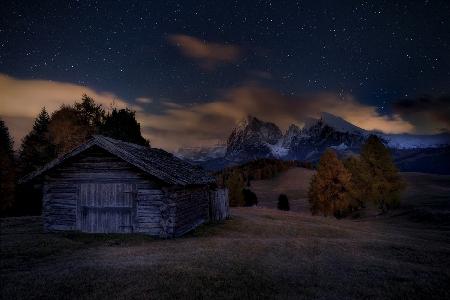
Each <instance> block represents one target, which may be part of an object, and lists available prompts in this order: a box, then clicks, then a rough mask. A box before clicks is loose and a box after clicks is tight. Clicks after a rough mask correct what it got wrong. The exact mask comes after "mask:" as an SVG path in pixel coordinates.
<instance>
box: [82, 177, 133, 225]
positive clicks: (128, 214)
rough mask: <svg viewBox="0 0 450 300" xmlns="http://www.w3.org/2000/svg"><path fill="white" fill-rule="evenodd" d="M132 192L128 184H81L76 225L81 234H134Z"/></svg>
mask: <svg viewBox="0 0 450 300" xmlns="http://www.w3.org/2000/svg"><path fill="white" fill-rule="evenodd" d="M135 194H136V193H135V190H134V189H133V184H128V183H125V184H124V183H83V184H81V185H80V195H79V199H78V214H77V215H78V217H77V225H78V228H79V230H81V231H84V232H98V233H125V232H132V231H133V223H134V216H135V211H136V206H135V203H136V200H135V199H134V198H135V197H134V196H135Z"/></svg>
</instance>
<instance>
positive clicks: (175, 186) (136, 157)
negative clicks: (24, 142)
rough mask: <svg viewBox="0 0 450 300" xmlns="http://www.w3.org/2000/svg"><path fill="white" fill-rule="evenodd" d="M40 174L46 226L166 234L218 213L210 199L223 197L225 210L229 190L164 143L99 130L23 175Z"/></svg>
mask: <svg viewBox="0 0 450 300" xmlns="http://www.w3.org/2000/svg"><path fill="white" fill-rule="evenodd" d="M37 178H39V179H40V180H41V181H42V184H43V185H42V186H43V201H42V202H43V208H42V210H43V213H42V216H43V221H44V228H45V229H46V230H48V231H60V230H64V231H66V230H78V231H82V232H91V233H132V232H136V233H144V234H149V235H152V236H159V237H164V238H166V237H177V236H180V235H182V234H184V233H186V232H188V231H190V230H192V229H194V228H195V227H197V226H199V225H200V224H202V223H204V222H205V221H207V220H208V219H209V215H210V214H214V215H217V212H214V208H213V207H210V204H211V203H219V204H220V205H221V206H224V205H225V206H226V207H225V208H224V209H223V210H224V211H225V213H223V211H222V213H221V216H220V217H221V218H224V217H227V216H228V201H227V200H228V199H227V195H224V192H223V191H217V190H216V189H215V183H214V182H215V181H214V178H212V177H211V176H209V175H208V174H206V172H205V171H203V170H202V169H200V168H198V167H195V166H193V165H191V164H189V163H187V162H185V161H183V160H181V159H178V158H176V157H175V156H173V155H172V154H170V153H168V152H166V151H163V150H161V149H155V148H149V147H144V146H140V145H135V144H131V143H126V142H123V141H119V140H115V139H112V138H108V137H105V136H100V135H96V136H93V137H92V139H90V140H89V141H88V142H87V143H85V144H83V145H81V146H79V147H77V148H76V149H74V150H73V151H71V152H70V153H68V154H66V155H64V156H62V157H59V158H57V159H56V160H54V161H52V162H50V163H48V164H47V165H45V166H44V167H43V168H41V169H39V170H37V171H35V172H33V173H31V174H29V175H28V176H27V177H25V178H24V179H22V182H30V181H31V180H34V179H37ZM225 198H226V199H225ZM218 200H219V201H218ZM224 203H225V204H224Z"/></svg>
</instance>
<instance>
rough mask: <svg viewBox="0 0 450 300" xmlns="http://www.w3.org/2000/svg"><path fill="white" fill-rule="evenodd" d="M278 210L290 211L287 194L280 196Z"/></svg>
mask: <svg viewBox="0 0 450 300" xmlns="http://www.w3.org/2000/svg"><path fill="white" fill-rule="evenodd" d="M278 209H279V210H286V211H288V210H290V206H289V200H288V197H287V196H286V195H285V194H280V196H278Z"/></svg>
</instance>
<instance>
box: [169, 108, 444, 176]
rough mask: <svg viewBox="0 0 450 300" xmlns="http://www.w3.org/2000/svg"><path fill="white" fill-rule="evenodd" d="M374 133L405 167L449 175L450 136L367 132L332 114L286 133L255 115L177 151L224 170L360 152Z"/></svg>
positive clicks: (442, 134)
mask: <svg viewBox="0 0 450 300" xmlns="http://www.w3.org/2000/svg"><path fill="white" fill-rule="evenodd" d="M371 134H375V135H377V136H379V137H380V138H381V140H382V141H383V142H384V143H385V145H386V146H387V147H389V148H390V150H391V153H392V154H393V157H394V160H395V162H396V164H397V166H398V167H399V169H400V170H402V171H416V172H428V173H440V174H450V134H449V133H441V134H435V135H413V134H385V133H380V132H375V131H368V130H364V129H362V128H360V127H358V126H355V125H354V124H351V123H350V122H347V121H345V120H344V119H342V118H340V117H337V116H335V115H332V114H329V113H322V114H321V116H320V118H317V119H313V118H310V119H307V120H305V121H304V126H303V127H302V128H300V127H299V126H297V125H295V124H292V125H290V126H289V128H288V129H287V130H286V132H284V133H283V132H282V131H281V130H280V128H279V127H278V126H277V125H275V124H274V123H270V122H265V121H262V120H260V119H258V118H256V117H253V116H247V117H246V118H245V119H243V120H241V121H240V122H239V123H238V124H237V125H236V126H235V127H234V129H233V130H232V132H231V134H230V136H229V137H228V139H227V142H226V144H225V145H217V146H214V147H199V148H182V149H179V150H178V151H177V152H176V153H175V155H177V156H178V157H180V158H183V159H186V160H188V161H190V162H192V163H194V164H198V165H201V166H203V167H204V168H206V169H209V170H219V169H222V168H224V167H227V166H232V165H238V164H242V163H244V162H247V161H250V160H254V159H259V158H279V159H285V160H301V161H310V162H313V163H314V162H317V161H318V160H319V158H320V156H321V154H322V153H323V152H324V151H325V149H327V148H332V149H334V150H335V151H336V152H337V153H338V154H339V156H341V157H347V156H349V155H357V154H358V153H359V151H360V149H361V146H362V144H363V143H364V141H365V140H366V139H367V137H368V136H370V135H371Z"/></svg>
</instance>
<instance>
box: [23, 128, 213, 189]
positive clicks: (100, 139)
mask: <svg viewBox="0 0 450 300" xmlns="http://www.w3.org/2000/svg"><path fill="white" fill-rule="evenodd" d="M93 146H98V147H100V148H102V149H104V150H106V151H108V152H109V153H111V154H113V155H115V156H117V157H119V158H121V159H123V160H124V161H126V162H128V163H130V164H131V165H133V166H135V167H137V168H139V169H141V170H142V171H144V172H145V173H147V174H149V175H151V176H154V177H156V178H158V179H160V180H161V181H163V182H166V183H168V184H173V185H203V184H211V183H214V181H215V180H214V178H213V177H212V176H210V175H208V174H207V173H206V172H205V171H204V170H203V169H201V168H200V167H197V166H194V165H191V164H190V163H188V162H185V161H183V160H181V159H179V158H177V157H175V156H173V155H172V154H170V153H168V152H166V151H164V150H162V149H157V148H150V147H144V146H140V145H136V144H132V143H127V142H123V141H120V140H116V139H112V138H109V137H106V136H102V135H94V136H93V137H92V138H91V139H90V140H88V141H87V142H86V143H85V144H82V145H80V146H78V147H77V148H75V149H73V150H72V151H71V152H69V153H67V154H65V155H63V156H61V157H58V158H57V159H55V160H53V161H51V162H49V163H48V164H46V165H45V166H43V167H42V168H40V169H38V170H36V171H34V172H32V173H30V174H28V175H27V176H25V177H24V178H22V179H21V180H20V182H21V183H25V182H28V181H30V180H31V179H33V178H35V177H37V176H39V175H41V174H43V173H45V172H46V171H48V170H50V169H52V168H54V167H56V166H58V165H59V164H61V163H63V162H64V161H66V160H67V159H69V158H70V157H73V156H76V155H78V154H79V153H81V152H83V151H85V150H87V149H89V148H91V147H93Z"/></svg>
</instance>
